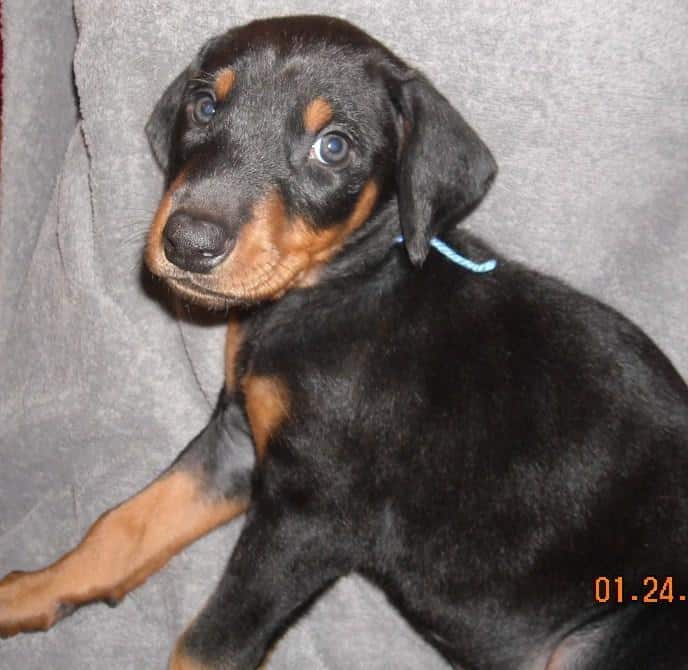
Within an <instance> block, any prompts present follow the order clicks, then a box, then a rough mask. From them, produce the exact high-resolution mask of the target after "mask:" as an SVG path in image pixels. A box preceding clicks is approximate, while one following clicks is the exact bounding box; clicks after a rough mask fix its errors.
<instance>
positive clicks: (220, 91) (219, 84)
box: [214, 67, 236, 100]
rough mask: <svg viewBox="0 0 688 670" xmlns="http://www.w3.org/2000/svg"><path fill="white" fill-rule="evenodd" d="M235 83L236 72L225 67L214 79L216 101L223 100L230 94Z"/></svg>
mask: <svg viewBox="0 0 688 670" xmlns="http://www.w3.org/2000/svg"><path fill="white" fill-rule="evenodd" d="M235 81H236V72H234V70H232V68H229V67H225V68H223V69H222V70H220V71H219V72H218V74H217V76H216V77H215V87H214V88H215V96H216V97H217V99H218V100H225V99H226V98H227V96H228V95H229V94H230V92H231V90H232V88H233V86H234V82H235Z"/></svg>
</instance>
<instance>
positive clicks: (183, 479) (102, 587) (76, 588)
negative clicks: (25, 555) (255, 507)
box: [0, 471, 248, 637]
mask: <svg viewBox="0 0 688 670" xmlns="http://www.w3.org/2000/svg"><path fill="white" fill-rule="evenodd" d="M203 488H204V486H203V482H202V480H201V479H200V477H198V476H196V475H194V474H192V473H189V472H184V471H177V472H172V473H170V474H168V475H165V476H163V477H162V478H160V479H158V480H156V481H155V482H153V483H152V484H151V485H150V486H149V487H148V488H146V489H144V490H143V491H142V492H141V493H139V494H138V495H136V496H134V497H133V498H130V499H129V500H127V501H126V502H124V503H122V504H121V505H120V506H119V507H116V508H114V509H112V510H110V511H109V512H106V513H105V514H104V515H103V516H102V517H100V519H98V521H96V523H95V524H94V525H93V526H92V527H91V529H90V530H89V531H88V533H87V535H86V537H85V538H84V539H83V540H82V541H81V543H80V544H79V546H78V547H76V549H74V550H73V551H71V552H70V553H68V554H66V555H65V556H63V557H62V558H61V559H60V560H58V561H57V562H56V563H53V564H52V565H51V566H49V567H47V568H45V569H43V570H39V571H36V572H28V573H21V574H17V573H12V574H10V575H8V576H7V577H5V579H3V580H2V581H0V635H1V636H3V637H8V636H11V635H15V634H16V633H20V632H24V631H31V630H47V629H48V628H50V627H51V626H52V625H53V624H54V623H55V622H56V621H58V620H59V619H60V618H62V617H63V616H66V615H67V614H69V613H70V612H71V611H72V610H73V609H74V608H76V607H78V606H80V605H84V604H86V603H89V602H93V601H99V600H106V601H112V602H118V601H119V600H121V599H122V598H123V597H124V596H125V595H126V594H127V593H128V592H129V591H131V590H132V589H135V588H136V587H137V586H140V585H141V584H143V582H145V581H146V579H148V577H150V576H151V575H152V574H153V573H155V572H157V571H158V570H160V569H161V568H162V567H163V566H164V565H165V564H166V563H167V562H168V561H169V560H170V558H172V557H173V556H174V555H175V554H177V553H179V552H180V551H181V550H182V549H183V548H184V547H186V546H187V545H189V544H191V543H192V542H193V541H194V540H196V539H198V538H199V537H201V536H203V535H205V534H206V533H208V532H210V531H211V530H213V529H214V528H217V527H218V526H220V525H222V524H225V523H227V522H228V521H231V520H232V519H233V518H235V517H236V516H239V515H240V514H242V513H243V512H245V510H246V508H247V506H248V502H247V501H245V500H238V499H237V500H225V499H217V500H213V499H210V498H209V497H208V495H207V494H206V493H205V492H204V490H203Z"/></svg>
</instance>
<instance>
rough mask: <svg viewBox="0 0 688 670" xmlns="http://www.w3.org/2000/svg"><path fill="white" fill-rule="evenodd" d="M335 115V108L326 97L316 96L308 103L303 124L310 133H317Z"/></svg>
mask: <svg viewBox="0 0 688 670" xmlns="http://www.w3.org/2000/svg"><path fill="white" fill-rule="evenodd" d="M333 117H334V110H333V109H332V105H330V103H329V102H327V100H325V98H315V100H312V101H311V102H309V103H308V105H307V107H306V109H305V110H304V112H303V125H304V127H305V128H306V130H307V131H308V132H309V133H312V134H313V135H315V134H316V133H318V132H319V131H321V130H322V129H323V128H324V127H325V126H326V125H327V124H328V123H329V122H330V121H332V118H333Z"/></svg>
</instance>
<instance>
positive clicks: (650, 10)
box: [0, 0, 688, 670]
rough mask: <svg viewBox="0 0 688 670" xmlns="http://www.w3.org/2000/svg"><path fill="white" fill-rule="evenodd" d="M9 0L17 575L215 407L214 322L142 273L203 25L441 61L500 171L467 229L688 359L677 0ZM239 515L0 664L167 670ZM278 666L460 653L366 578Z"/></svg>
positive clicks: (298, 637)
mask: <svg viewBox="0 0 688 670" xmlns="http://www.w3.org/2000/svg"><path fill="white" fill-rule="evenodd" d="M5 5H6V7H5V19H4V38H5V46H6V50H7V51H6V60H5V83H6V97H5V100H6V105H5V109H4V117H3V118H4V129H5V137H4V145H3V148H2V149H3V151H2V192H1V196H0V197H1V202H2V223H1V226H0V399H1V401H0V573H4V572H6V571H9V570H11V569H16V568H22V569H29V568H37V567H39V566H42V565H43V564H45V563H46V562H49V561H52V560H54V559H55V558H56V557H57V556H58V555H60V554H61V553H62V552H63V551H65V550H67V549H68V548H70V547H71V546H72V545H74V544H75V543H76V542H77V541H78V540H79V538H80V537H81V536H82V534H83V533H84V531H85V530H86V529H87V527H88V526H89V525H90V523H91V522H92V521H93V520H94V519H95V518H96V517H97V516H98V515H99V514H100V513H101V512H103V511H104V510H105V509H106V508H108V507H110V506H112V505H113V504H115V503H116V502H118V501H119V500H121V499H123V498H125V497H127V496H129V495H131V494H132V493H134V492H135V491H136V490H137V489H139V488H140V487H142V486H143V485H144V484H145V483H146V482H147V481H148V480H150V479H151V478H152V477H153V476H154V475H155V474H156V473H158V472H159V471H160V470H161V469H162V468H163V467H164V466H165V465H166V464H167V463H168V462H169V461H170V460H171V459H172V458H173V457H174V455H175V454H176V453H177V452H178V451H179V450H180V449H181V448H182V447H183V445H184V444H185V443H186V442H187V440H189V439H190V438H191V437H192V436H193V435H194V434H195V433H197V432H198V431H199V430H200V429H201V427H202V426H203V425H204V423H205V422H206V420H207V419H208V416H209V413H210V410H211V406H212V404H213V402H214V399H215V396H216V393H217V390H218V389H219V388H220V384H221V371H222V364H221V359H222V326H221V324H218V323H217V322H213V321H212V320H207V319H200V320H199V319H198V318H197V317H196V315H193V314H190V313H188V312H187V311H186V310H185V309H184V308H183V307H182V308H180V307H174V306H173V307H169V306H165V304H164V301H160V300H156V299H154V296H151V295H150V291H148V290H147V289H146V288H145V286H144V283H143V282H142V281H141V271H140V254H141V246H142V240H143V235H144V234H145V230H146V227H147V223H148V221H149V219H150V216H151V213H152V212H153V210H154V207H155V204H156V199H157V198H158V197H159V195H160V192H161V187H162V179H161V175H160V173H159V172H158V170H157V168H156V166H155V165H154V162H153V159H152V157H151V155H150V153H149V150H148V147H147V144H146V140H145V137H144V134H143V126H144V123H145V121H146V118H147V115H148V113H149V112H150V110H151V108H152V106H153V104H154V102H155V100H156V97H157V96H158V95H159V94H160V93H161V91H162V90H163V88H164V87H165V86H166V84H167V83H168V82H169V81H170V80H171V79H172V78H173V76H174V75H175V74H176V73H177V72H178V71H179V70H180V69H181V68H182V67H183V66H184V65H185V64H186V62H187V60H188V59H189V58H190V57H191V55H192V54H193V53H194V51H195V50H196V49H197V47H198V46H199V45H200V44H201V43H202V41H203V40H204V39H205V38H206V37H207V36H209V35H211V34H212V33H215V32H219V31H222V30H224V29H226V28H227V27H228V26H231V25H233V24H237V23H241V22H245V21H247V20H248V19H250V18H252V17H255V16H265V15H271V14H278V13H309V12H310V13H313V12H319V13H335V14H339V15H342V16H344V17H345V18H348V19H351V20H353V21H355V22H356V23H358V24H360V25H361V26H363V27H364V28H366V29H368V30H369V31H370V32H372V33H374V34H375V35H377V36H378V37H380V38H381V39H382V40H383V41H385V42H386V43H388V44H389V45H390V46H391V47H392V48H393V49H394V50H396V51H398V52H399V53H400V54H402V55H403V56H405V57H406V58H407V59H409V60H410V61H411V62H413V63H414V64H416V65H418V66H420V67H421V68H422V69H424V70H425V71H426V72H427V73H428V74H429V75H430V76H431V78H432V79H434V81H435V82H436V83H437V84H438V86H439V88H440V89H441V90H443V91H444V92H445V93H446V94H447V95H448V96H449V97H450V98H451V99H452V100H453V101H454V102H455V104H456V105H457V107H458V108H459V109H461V110H462V111H463V112H464V114H465V116H466V117H467V118H468V119H469V120H470V121H471V123H472V124H473V125H474V126H475V127H476V129H477V130H478V131H479V132H480V134H481V135H482V136H483V137H484V138H485V140H486V141H487V144H488V145H489V146H490V147H491V148H492V149H493V151H494V154H495V156H496V157H497V160H498V162H499V164H500V166H501V172H500V175H499V178H498V181H497V183H496V185H495V187H494V188H493V190H492V192H491V194H490V195H489V197H488V198H487V200H486V201H485V202H484V204H483V205H482V207H481V208H480V210H479V211H477V212H476V213H475V214H474V215H473V216H472V217H471V220H470V221H469V223H468V225H470V226H471V227H472V228H473V229H474V230H475V231H478V232H480V233H482V234H483V235H484V236H485V237H486V238H488V239H489V240H490V241H491V242H493V243H494V244H495V245H496V246H497V247H498V248H500V249H501V250H503V251H506V252H508V253H511V254H512V255H513V256H516V257H518V258H520V259H524V260H527V261H529V262H530V263H531V264H533V265H535V266H537V267H538V268H540V269H543V270H546V271H548V272H551V273H554V274H556V275H558V276H560V277H564V278H565V279H567V280H568V281H570V282H571V283H572V284H574V285H575V286H577V287H580V288H581V289H583V290H585V291H588V292H590V293H593V294H595V295H597V296H600V297H602V298H603V299H605V300H607V301H608V302H610V303H612V304H613V305H615V306H616V307H618V308H619V309H621V310H622V311H623V312H625V313H626V314H628V315H629V316H631V317H632V318H633V319H634V320H635V321H637V322H638V323H640V324H641V325H642V326H643V327H644V328H645V329H646V330H647V331H648V332H649V333H650V335H651V336H652V337H654V339H655V340H656V341H657V342H658V343H659V344H660V346H661V347H662V348H663V349H664V350H665V351H666V352H667V353H668V355H669V356H670V357H671V358H672V360H673V361H674V363H675V364H676V365H677V367H678V368H679V370H681V371H682V373H683V375H684V376H685V375H686V374H688V327H687V326H688V312H687V310H686V305H687V304H688V303H687V300H686V299H687V298H688V282H687V281H686V280H687V279H688V262H687V261H688V3H686V2H685V0H664V2H662V3H660V4H657V3H641V2H636V1H635V0H610V1H608V2H599V1H595V2H593V1H588V0H583V1H581V0H562V1H561V2H557V3H541V2H531V3H523V2H520V1H519V0H473V1H471V2H460V3H455V2H453V1H451V2H450V1H449V0H443V1H438V2H434V3H417V2H413V1H411V0H402V1H400V2H397V1H396V0H380V2H371V0H347V1H346V2H341V1H339V0H337V1H331V2H327V3H325V2H322V1H318V0H289V1H288V2H287V4H286V5H277V4H275V3H273V2H268V1H267V0H254V1H253V2H246V1H245V0H236V1H235V2H230V1H225V2H222V1H218V0H154V1H151V2H145V3H142V2H139V1H138V0H118V1H117V2H112V0H75V2H74V5H75V7H74V13H75V16H76V27H77V29H78V31H77V29H75V26H74V23H73V19H72V7H71V3H70V2H69V0H51V2H45V1H43V0H21V1H20V0H13V1H10V2H5ZM75 46H76V51H75V55H74V48H75ZM73 55H74V85H73V83H72V80H71V76H70V74H71V70H70V67H71V65H70V64H71V60H72V56H73ZM167 304H168V305H169V304H171V303H169V302H168V303H167ZM240 525H241V522H240V521H237V522H235V523H234V524H232V525H230V526H229V527H228V528H226V529H223V530H221V531H219V532H216V533H214V534H213V535H211V536H210V537H208V538H206V539H204V540H202V541H201V542H199V543H198V544H197V545H195V546H194V547H192V548H191V549H189V550H188V551H186V552H185V553H184V554H183V555H181V556H179V557H178V558H176V559H174V560H173V561H172V562H171V564H170V565H169V566H168V568H167V569H166V570H165V571H163V572H162V573H161V574H159V575H157V576H155V577H154V578H152V579H151V580H150V581H149V582H148V583H147V584H146V585H145V586H144V587H143V588H141V589H140V590H139V591H137V592H135V593H134V594H132V595H131V596H129V597H128V598H127V599H126V600H125V601H124V602H123V603H122V604H121V605H120V606H119V607H118V608H117V609H115V610H110V609H108V608H107V607H105V606H100V605H99V606H94V607H89V608H85V609H83V610H81V611H79V612H77V613H76V614H75V615H74V616H73V617H72V618H70V619H69V620H66V621H64V622H63V623H61V624H60V625H58V626H57V627H56V628H55V629H54V630H52V631H50V632H49V633H47V634H42V635H32V636H23V637H19V638H14V639H12V640H9V641H0V668H1V669H2V670H17V669H18V668H22V669H23V670H33V669H36V670H37V669H38V668H41V669H42V668H46V667H48V668H51V669H53V670H67V669H69V670H79V669H86V668H100V669H101V670H115V669H117V670H121V669H122V668H125V669H128V668H131V669H138V668H163V667H165V662H166V658H167V655H168V653H169V650H170V648H171V645H172V644H173V641H174V639H175V638H176V636H177V635H178V634H179V632H180V631H181V630H182V629H183V628H184V626H185V624H186V623H187V622H188V620H189V619H190V618H191V617H192V616H193V614H194V613H195V612H196V611H197V610H198V608H199V607H200V606H201V605H202V603H203V602H204V599H205V597H206V595H207V594H208V593H209V592H210V590H211V589H212V588H213V585H214V583H215V581H216V579H217V577H218V575H219V573H220V571H221V570H222V568H223V566H224V564H225V562H226V559H227V556H228V555H229V553H230V551H231V547H232V544H233V542H234V540H235V538H236V536H237V533H238V531H239V529H240ZM270 667H271V668H277V669H280V668H282V669H284V668H299V669H300V670H310V669H313V670H316V669H321V668H322V669H324V668H326V669H328V670H335V669H341V670H355V669H361V670H376V669H380V670H382V669H383V668H385V669H387V668H395V669H400V670H402V669H409V670H411V669H417V668H427V669H430V670H432V669H433V668H436V669H438V670H439V669H440V668H444V667H446V666H445V664H444V662H443V661H442V660H440V659H439V657H438V656H437V655H436V654H435V653H434V652H433V651H432V650H431V649H430V648H429V647H427V646H426V645H425V644H424V643H423V642H422V641H421V640H420V639H419V638H418V637H417V636H416V634H415V633H414V632H413V631H412V630H411V629H410V628H409V627H408V626H407V625H406V624H405V623H404V622H403V621H402V620H401V619H400V617H399V616H398V615H397V614H396V613H395V611H394V610H393V609H392V608H391V607H390V606H389V605H388V604H387V603H386V601H385V599H384V597H383V596H382V595H381V594H380V593H379V592H377V591H376V590H374V589H373V588H372V587H371V586H369V585H368V584H366V583H364V582H363V581H362V580H360V579H358V578H348V579H345V580H342V581H341V582H340V583H339V584H338V585H336V586H335V587H334V588H333V589H332V590H331V591H330V592H328V593H327V594H325V595H324V597H322V598H321V599H320V600H319V602H318V603H317V604H316V605H315V606H314V607H313V608H312V609H311V610H310V611H309V612H308V613H307V615H306V616H305V617H304V618H303V619H302V620H301V621H300V622H299V623H298V624H297V625H296V626H295V627H294V628H293V629H291V630H290V631H289V632H288V633H287V634H286V636H285V637H284V639H283V640H282V641H281V642H280V643H279V645H278V647H277V650H276V653H275V654H274V656H273V657H272V659H271V662H270Z"/></svg>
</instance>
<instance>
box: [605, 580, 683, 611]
mask: <svg viewBox="0 0 688 670" xmlns="http://www.w3.org/2000/svg"><path fill="white" fill-rule="evenodd" d="M594 598H595V602H596V603H630V602H638V603H646V604H655V603H674V602H686V601H687V600H688V593H677V592H676V590H675V589H674V578H673V577H654V576H652V575H648V576H647V577H644V578H643V580H642V584H639V585H638V584H636V585H634V586H629V585H628V584H627V583H626V581H625V580H624V578H623V577H604V576H602V577H597V578H596V579H595V584H594Z"/></svg>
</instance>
